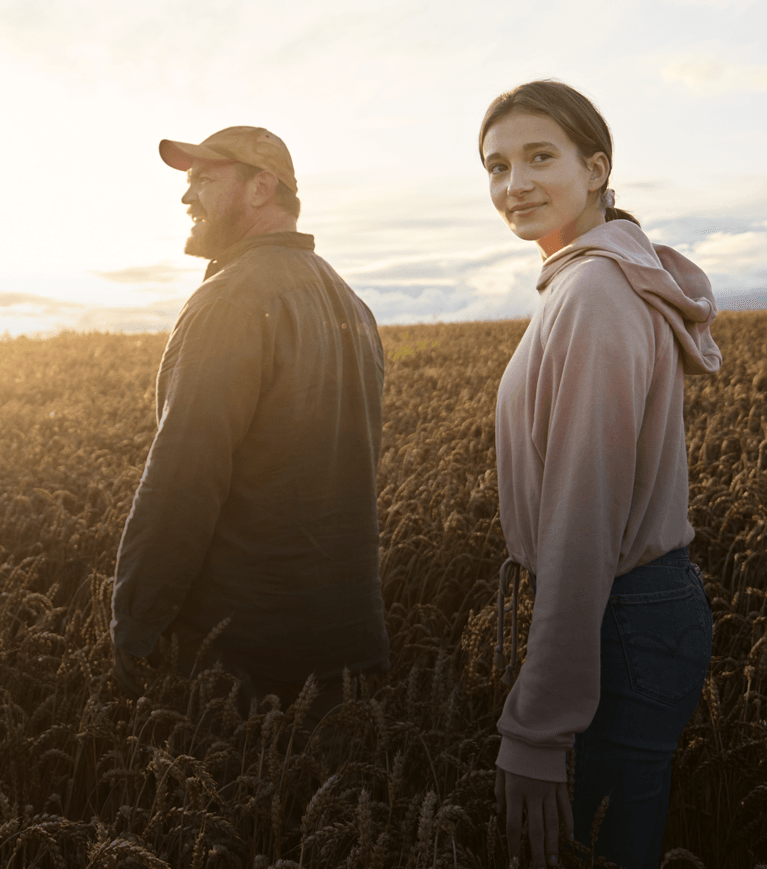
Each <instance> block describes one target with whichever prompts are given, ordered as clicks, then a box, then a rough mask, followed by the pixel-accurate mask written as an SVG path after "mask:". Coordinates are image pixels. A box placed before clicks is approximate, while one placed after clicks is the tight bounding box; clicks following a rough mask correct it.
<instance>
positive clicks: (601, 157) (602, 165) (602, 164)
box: [588, 151, 610, 190]
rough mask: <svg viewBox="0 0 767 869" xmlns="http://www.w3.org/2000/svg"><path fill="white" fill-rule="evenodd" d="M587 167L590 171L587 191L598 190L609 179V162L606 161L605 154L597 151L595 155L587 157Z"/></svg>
mask: <svg viewBox="0 0 767 869" xmlns="http://www.w3.org/2000/svg"><path fill="white" fill-rule="evenodd" d="M588 165H589V168H590V169H591V175H590V176H589V190H599V189H600V188H601V187H602V185H603V184H604V183H605V181H607V179H608V178H609V177H610V161H609V160H608V159H607V154H605V153H604V152H603V151H597V153H596V154H593V155H592V156H591V157H589V162H588Z"/></svg>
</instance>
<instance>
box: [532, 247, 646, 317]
mask: <svg viewBox="0 0 767 869" xmlns="http://www.w3.org/2000/svg"><path fill="white" fill-rule="evenodd" d="M546 302H547V307H548V308H550V309H556V310H561V309H563V308H568V309H569V308H584V307H587V308H593V309H595V311H596V312H597V313H598V312H599V310H600V308H601V307H602V306H607V308H608V309H609V308H612V307H614V306H615V305H620V306H622V307H625V306H626V305H628V306H629V307H635V306H636V307H637V308H639V307H641V306H643V304H644V303H643V302H642V300H641V299H640V298H639V296H638V295H637V294H636V292H635V291H634V288H633V287H632V286H631V283H630V282H629V280H628V278H627V277H626V275H625V274H624V272H623V269H621V267H620V265H619V264H618V263H617V262H616V261H615V259H614V258H613V257H610V256H605V255H601V254H598V253H589V254H587V255H585V256H582V257H579V258H578V259H576V260H573V261H572V262H570V263H568V264H567V266H566V267H565V268H563V269H561V270H560V271H559V272H558V273H557V274H556V275H555V276H554V277H553V278H552V280H551V283H550V285H549V293H548V298H547V300H546Z"/></svg>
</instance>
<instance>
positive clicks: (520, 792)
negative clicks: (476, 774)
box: [495, 767, 574, 869]
mask: <svg viewBox="0 0 767 869" xmlns="http://www.w3.org/2000/svg"><path fill="white" fill-rule="evenodd" d="M495 801H496V810H497V812H498V814H499V815H500V814H501V813H502V812H503V809H504V806H505V807H506V840H507V842H508V846H509V859H510V860H511V862H512V865H513V866H518V865H519V864H518V863H517V862H515V861H516V859H517V855H518V854H519V849H520V846H521V844H522V807H523V806H527V826H528V831H529V836H530V852H531V854H532V864H531V865H532V866H533V867H534V869H539V867H540V869H543V867H545V866H554V865H556V864H557V861H558V859H559V822H560V819H561V820H562V822H563V825H564V832H565V835H566V836H567V838H568V839H572V837H573V830H574V824H573V810H572V807H571V806H570V798H569V797H568V795H567V784H566V783H565V782H554V781H544V780H542V779H537V778H527V777H526V776H523V775H515V774H514V773H513V772H506V771H505V770H502V769H501V768H500V767H499V768H498V774H497V775H496V778H495ZM552 858H553V859H552Z"/></svg>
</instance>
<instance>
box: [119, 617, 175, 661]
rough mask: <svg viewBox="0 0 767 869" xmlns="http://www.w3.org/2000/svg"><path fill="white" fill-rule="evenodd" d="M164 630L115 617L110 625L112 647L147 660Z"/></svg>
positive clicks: (126, 618) (130, 619)
mask: <svg viewBox="0 0 767 869" xmlns="http://www.w3.org/2000/svg"><path fill="white" fill-rule="evenodd" d="M174 615H175V614H174ZM171 620H172V617H171ZM163 630H164V627H159V629H156V628H155V627H154V626H153V627H152V628H149V627H148V626H147V623H146V622H143V621H139V620H137V619H132V618H130V617H125V616H123V617H121V618H120V620H119V621H118V620H117V619H116V618H114V617H113V618H112V621H111V622H110V623H109V633H110V636H111V637H112V645H114V646H116V647H117V648H118V649H123V650H124V651H126V652H128V653H129V654H131V655H134V656H135V657H137V658H146V657H148V656H149V655H151V653H152V651H153V649H154V647H155V646H156V645H157V639H158V638H159V636H160V634H161V633H162V632H163Z"/></svg>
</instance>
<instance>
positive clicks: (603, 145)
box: [479, 79, 640, 226]
mask: <svg viewBox="0 0 767 869" xmlns="http://www.w3.org/2000/svg"><path fill="white" fill-rule="evenodd" d="M514 109H518V110H519V111H521V112H527V113H528V114H531V115H546V116H548V117H549V118H551V119H552V120H553V121H556V123H557V124H559V126H560V127H561V128H562V129H563V130H564V132H565V134H566V135H567V136H568V137H569V139H570V140H571V141H572V142H573V143H574V144H575V146H576V147H577V148H578V153H579V155H580V157H581V159H582V160H584V161H585V160H587V159H588V158H589V157H591V156H592V155H594V154H595V153H596V152H597V151H602V152H603V153H604V154H606V155H607V160H608V162H609V164H610V170H612V166H613V140H612V136H611V135H610V128H609V127H608V126H607V122H606V121H605V119H604V118H603V117H602V115H601V114H600V113H599V111H598V110H597V109H596V107H595V106H594V105H593V103H592V102H591V101H590V100H588V99H587V98H586V97H584V96H583V94H582V93H579V92H578V91H577V90H575V89H574V88H571V87H570V86H569V85H566V84H564V83H563V82H560V81H554V80H553V79H543V80H540V81H531V82H527V84H521V85H519V87H516V88H514V90H513V91H509V92H508V93H505V94H501V95H500V96H499V97H496V98H495V99H494V100H493V102H492V103H490V107H489V108H488V110H487V111H486V112H485V117H484V118H483V119H482V126H481V127H480V129H479V156H480V159H481V160H482V165H483V166H484V165H485V158H484V155H483V153H482V145H483V143H484V141H485V136H486V135H487V131H488V130H489V129H490V127H492V125H493V124H494V123H495V122H496V121H498V120H500V119H501V118H503V117H505V116H506V115H508V114H509V113H510V112H511V111H512V110H514ZM609 180H610V172H608V173H607V178H606V179H605V183H604V184H603V185H602V187H601V193H602V194H603V195H604V193H605V191H606V190H607V184H608V182H609ZM605 220H630V221H631V222H632V223H636V225H637V226H639V225H640V223H639V221H638V220H637V219H636V217H634V215H633V214H629V212H628V211H623V209H622V208H607V209H605Z"/></svg>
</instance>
